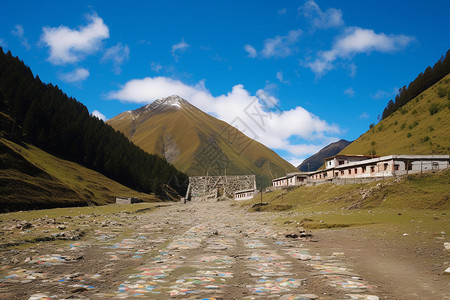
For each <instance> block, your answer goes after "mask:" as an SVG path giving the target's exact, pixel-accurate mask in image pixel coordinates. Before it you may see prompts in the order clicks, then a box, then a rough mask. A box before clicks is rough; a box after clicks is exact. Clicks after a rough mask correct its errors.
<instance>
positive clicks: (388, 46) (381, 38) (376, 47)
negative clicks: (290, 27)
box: [306, 27, 414, 77]
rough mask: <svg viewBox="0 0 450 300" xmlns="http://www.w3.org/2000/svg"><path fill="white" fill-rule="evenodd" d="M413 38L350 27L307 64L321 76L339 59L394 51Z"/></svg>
mask: <svg viewBox="0 0 450 300" xmlns="http://www.w3.org/2000/svg"><path fill="white" fill-rule="evenodd" d="M413 40H414V38H413V37H410V36H406V35H402V34H400V35H394V34H390V35H386V34H384V33H375V32H374V31H373V30H372V29H364V28H359V27H350V28H347V29H346V30H345V31H344V34H343V35H342V36H340V37H339V38H338V39H337V40H336V41H335V43H334V44H333V47H332V49H331V50H328V51H322V52H319V54H318V57H317V58H316V60H314V61H312V62H309V63H307V64H306V66H307V67H309V68H310V69H311V70H312V71H313V72H314V73H316V75H317V76H318V77H320V76H322V75H323V74H325V73H326V72H327V71H330V70H332V69H334V65H333V63H334V62H335V61H336V60H337V59H351V58H352V57H353V56H354V55H356V54H359V53H370V52H372V51H377V52H383V53H393V52H396V51H399V50H401V49H403V48H404V47H406V46H407V45H408V44H409V43H411V42H412V41H413ZM353 70H354V71H353ZM351 72H352V73H354V72H356V69H355V68H352V69H351Z"/></svg>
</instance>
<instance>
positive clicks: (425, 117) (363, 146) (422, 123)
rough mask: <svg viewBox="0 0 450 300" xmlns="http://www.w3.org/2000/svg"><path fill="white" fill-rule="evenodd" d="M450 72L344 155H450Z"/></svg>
mask: <svg viewBox="0 0 450 300" xmlns="http://www.w3.org/2000/svg"><path fill="white" fill-rule="evenodd" d="M448 91H449V92H450V74H449V75H447V76H445V77H444V78H442V79H441V80H440V81H439V82H437V83H436V84H434V85H433V86H431V87H430V88H428V89H427V90H425V91H424V92H422V93H421V94H420V95H419V96H417V97H416V98H414V99H413V100H411V101H410V102H408V103H407V104H406V105H404V106H403V107H401V108H400V109H398V110H397V111H395V112H394V113H392V114H391V115H390V116H389V117H387V118H386V119H384V120H381V121H380V122H379V123H378V124H377V125H376V126H374V127H373V128H371V129H370V130H369V131H367V132H366V133H364V134H363V135H361V136H360V137H359V138H358V139H357V140H355V141H354V142H353V143H351V144H350V145H349V146H347V147H346V148H345V149H344V150H342V151H341V152H340V154H368V155H371V154H373V155H389V154H448V153H449V152H450V131H449V128H450V94H448V93H447V92H448Z"/></svg>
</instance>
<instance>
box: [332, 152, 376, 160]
mask: <svg viewBox="0 0 450 300" xmlns="http://www.w3.org/2000/svg"><path fill="white" fill-rule="evenodd" d="M338 157H358V158H367V159H369V158H375V157H379V156H377V155H360V154H350V155H346V154H336V155H333V156H330V157H326V158H324V160H325V161H326V160H330V159H334V158H338Z"/></svg>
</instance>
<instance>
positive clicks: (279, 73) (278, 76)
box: [277, 71, 289, 83]
mask: <svg viewBox="0 0 450 300" xmlns="http://www.w3.org/2000/svg"><path fill="white" fill-rule="evenodd" d="M277 79H278V81H280V82H281V83H289V81H288V80H285V79H284V75H283V72H281V71H278V72H277Z"/></svg>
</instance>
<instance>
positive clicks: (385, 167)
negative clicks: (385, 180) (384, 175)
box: [383, 163, 388, 171]
mask: <svg viewBox="0 0 450 300" xmlns="http://www.w3.org/2000/svg"><path fill="white" fill-rule="evenodd" d="M383 166H384V170H385V171H387V169H388V164H387V163H385V164H384V165H383Z"/></svg>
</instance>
